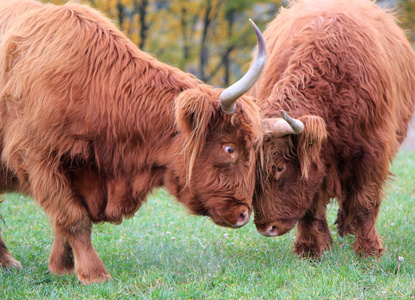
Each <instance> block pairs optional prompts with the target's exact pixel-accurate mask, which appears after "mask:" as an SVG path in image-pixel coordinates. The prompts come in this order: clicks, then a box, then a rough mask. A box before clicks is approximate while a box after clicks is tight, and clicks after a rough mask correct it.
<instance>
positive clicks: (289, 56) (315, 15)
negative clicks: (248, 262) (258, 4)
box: [251, 0, 415, 257]
mask: <svg viewBox="0 0 415 300" xmlns="http://www.w3.org/2000/svg"><path fill="white" fill-rule="evenodd" d="M264 38H265V41H266V45H267V51H268V53H267V55H268V60H267V64H266V65H265V69H264V72H263V74H262V76H261V78H260V80H259V81H258V82H257V84H256V85H255V86H254V88H253V89H252V92H251V94H252V95H254V96H256V97H257V98H258V103H259V106H260V109H261V111H262V114H263V117H264V118H265V119H267V118H275V117H279V116H280V110H281V109H283V110H285V111H286V112H287V113H288V114H289V115H291V116H292V117H295V118H298V119H300V120H301V121H303V123H304V125H305V130H304V132H303V133H301V134H300V135H298V136H294V135H291V136H285V137H282V138H277V137H274V136H273V135H272V134H267V135H266V136H265V137H264V146H263V150H262V151H261V153H263V155H262V156H261V157H260V159H261V160H262V161H263V167H261V166H258V172H257V173H258V174H257V187H256V192H255V196H254V210H255V223H256V226H257V229H258V231H259V232H262V233H263V234H264V233H265V232H266V231H267V230H268V233H272V234H270V235H276V234H277V235H281V234H284V233H286V232H287V231H289V230H290V229H291V228H293V227H294V226H295V224H298V226H297V239H296V241H295V253H297V254H310V255H311V256H313V257H320V256H321V255H322V253H323V252H324V251H325V250H327V249H329V247H330V245H331V236H330V231H329V229H328V226H327V221H326V215H325V210H326V205H327V203H328V202H329V201H330V199H331V198H337V201H338V202H339V207H340V208H339V212H338V217H337V221H336V223H337V226H338V231H339V233H340V234H341V235H342V236H343V235H345V234H347V233H351V234H355V236H356V241H355V244H354V249H355V251H356V252H357V253H360V254H363V255H380V254H381V253H382V251H383V247H382V245H381V240H380V238H379V237H378V235H377V233H376V229H375V222H376V218H377V215H378V212H379V207H380V203H381V199H382V198H383V192H382V191H383V187H384V185H385V182H386V181H387V179H388V177H389V165H390V163H391V161H392V159H393V158H394V157H395V155H396V153H397V151H398V147H399V145H400V143H401V142H402V140H403V139H404V138H405V136H406V133H407V129H408V122H409V121H410V120H411V118H412V116H413V112H414V106H415V54H414V52H413V50H412V49H411V46H410V44H409V42H408V41H407V39H406V38H405V35H404V32H403V31H402V29H400V28H399V26H398V25H396V23H395V18H394V15H393V14H392V13H390V12H385V11H383V10H382V9H380V8H379V7H377V6H376V5H375V4H374V2H372V1H367V0H300V1H294V2H292V3H291V4H290V6H289V8H288V9H282V10H281V12H280V13H279V14H278V16H277V17H276V19H274V20H273V21H272V22H271V23H270V24H269V25H268V27H267V29H266V31H265V32H264ZM310 118H313V120H311V119H310Z"/></svg>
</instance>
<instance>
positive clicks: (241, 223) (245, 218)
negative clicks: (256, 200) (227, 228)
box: [232, 209, 249, 228]
mask: <svg viewBox="0 0 415 300" xmlns="http://www.w3.org/2000/svg"><path fill="white" fill-rule="evenodd" d="M248 221H249V213H248V211H247V210H246V209H245V210H243V211H242V212H241V214H240V215H239V217H238V220H237V221H236V224H235V225H233V226H232V227H234V228H239V227H242V226H244V225H245V224H246V223H248Z"/></svg>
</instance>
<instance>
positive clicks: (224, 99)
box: [219, 19, 267, 114]
mask: <svg viewBox="0 0 415 300" xmlns="http://www.w3.org/2000/svg"><path fill="white" fill-rule="evenodd" d="M249 22H251V26H252V27H253V28H254V30H255V33H256V37H257V40H258V53H257V56H256V58H255V61H254V63H253V64H252V66H251V68H250V69H249V70H248V72H247V73H246V74H245V75H244V76H243V77H242V78H241V79H239V80H238V81H237V82H235V83H234V84H232V85H231V86H230V87H228V88H227V89H226V90H224V91H223V92H222V93H221V94H220V98H219V101H220V107H221V108H222V110H223V112H225V113H227V114H233V113H234V112H235V110H236V104H235V102H236V100H237V99H238V98H239V97H241V96H242V95H243V94H245V93H246V92H247V91H248V90H249V89H250V88H251V87H252V86H253V85H254V84H255V82H257V80H258V78H259V76H260V75H261V73H262V70H263V69H264V65H265V59H266V56H267V55H266V48H265V41H264V37H263V36H262V34H261V31H260V30H259V29H258V27H257V26H256V25H255V23H254V22H253V21H252V20H251V19H249Z"/></svg>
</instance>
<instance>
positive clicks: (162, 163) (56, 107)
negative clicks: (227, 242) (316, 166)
mask: <svg viewBox="0 0 415 300" xmlns="http://www.w3.org/2000/svg"><path fill="white" fill-rule="evenodd" d="M220 93H221V91H220V90H215V89H213V88H212V87H210V86H207V85H204V84H202V83H201V82H199V81H198V80H196V79H195V78H194V77H192V76H190V75H188V74H186V73H184V72H181V71H180V70H178V69H176V68H173V67H170V66H168V65H165V64H163V63H161V62H159V61H157V60H156V59H155V58H153V57H151V56H149V55H148V54H146V53H144V52H142V51H140V50H139V49H137V48H136V47H135V45H133V44H132V43H131V42H130V41H129V40H128V39H127V38H125V37H124V36H123V35H122V34H121V32H119V30H118V29H117V28H116V27H115V26H114V25H113V24H112V23H111V22H110V21H109V20H108V19H106V18H105V17H103V16H102V15H101V14H100V13H98V12H97V11H95V10H93V9H91V8H89V7H87V6H82V5H78V4H74V3H68V4H66V5H64V6H54V5H50V4H40V3H38V2H35V1H29V0H22V1H21V0H19V1H9V0H0V126H1V147H2V153H1V155H2V156H1V158H2V164H3V165H2V168H3V172H4V174H3V175H2V176H3V177H5V178H7V180H5V181H4V182H3V184H2V190H3V191H8V190H18V191H21V192H25V193H27V194H30V195H33V196H34V198H35V199H36V200H37V201H38V202H39V203H40V204H41V206H42V207H43V208H44V209H45V211H46V212H47V213H48V215H49V216H50V217H51V219H52V221H53V224H54V228H55V241H54V246H53V249H52V253H51V257H50V264H49V269H50V271H52V272H53V273H58V274H65V273H71V272H73V271H75V272H76V273H77V275H78V277H79V279H80V280H81V281H82V282H84V283H90V282H95V281H102V280H106V279H108V278H110V276H109V274H108V272H107V270H106V269H105V267H104V265H103V264H102V262H101V260H100V259H99V257H98V255H97V254H96V252H95V250H94V249H93V247H92V244H91V240H90V234H91V230H92V222H102V221H108V222H112V223H120V222H121V221H122V220H123V218H125V217H129V216H131V215H133V214H134V212H135V211H136V210H137V209H139V207H140V206H141V204H142V203H143V202H144V201H145V199H146V197H147V195H148V194H149V193H150V192H151V191H152V190H153V188H155V187H159V186H166V187H167V188H168V190H169V191H170V192H171V193H172V194H173V195H174V196H176V197H177V199H178V200H179V201H180V202H183V203H184V204H185V205H186V206H187V207H188V208H189V210H190V211H191V212H192V213H195V214H200V215H207V216H210V217H211V218H212V220H213V221H214V222H215V223H217V224H219V225H223V226H236V224H238V222H239V221H240V218H241V216H246V214H248V215H247V216H248V217H249V215H250V211H251V207H252V195H253V190H254V179H255V178H254V176H255V152H256V151H257V149H258V146H259V145H260V143H261V142H262V129H261V125H260V121H259V110H258V108H257V106H256V104H255V103H254V102H253V101H252V99H251V98H249V97H246V96H244V97H241V98H240V99H238V100H237V111H236V113H235V114H233V115H227V114H224V113H223V112H222V111H221V109H220V107H219V101H218V99H219V95H220ZM225 145H231V146H232V147H233V148H234V153H232V154H230V153H226V151H225V150H224V147H225ZM3 252H4V251H2V252H0V257H1V256H2V255H5V254H4V253H5V252H4V253H3ZM7 253H8V252H7ZM7 253H6V254H7ZM6 266H7V265H6Z"/></svg>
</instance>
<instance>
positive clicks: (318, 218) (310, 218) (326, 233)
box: [294, 199, 332, 259]
mask: <svg viewBox="0 0 415 300" xmlns="http://www.w3.org/2000/svg"><path fill="white" fill-rule="evenodd" d="M319 200H322V199H317V201H315V204H314V205H313V206H312V207H311V208H310V210H308V211H307V212H306V214H305V215H304V216H303V217H302V218H300V220H299V221H298V224H297V237H296V240H295V243H294V252H295V253H296V254H298V255H300V256H309V257H311V258H316V259H319V258H320V257H321V255H322V254H323V253H324V251H327V250H329V249H330V247H331V244H332V238H331V235H330V229H329V227H328V225H327V220H326V204H327V203H328V201H319Z"/></svg>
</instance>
